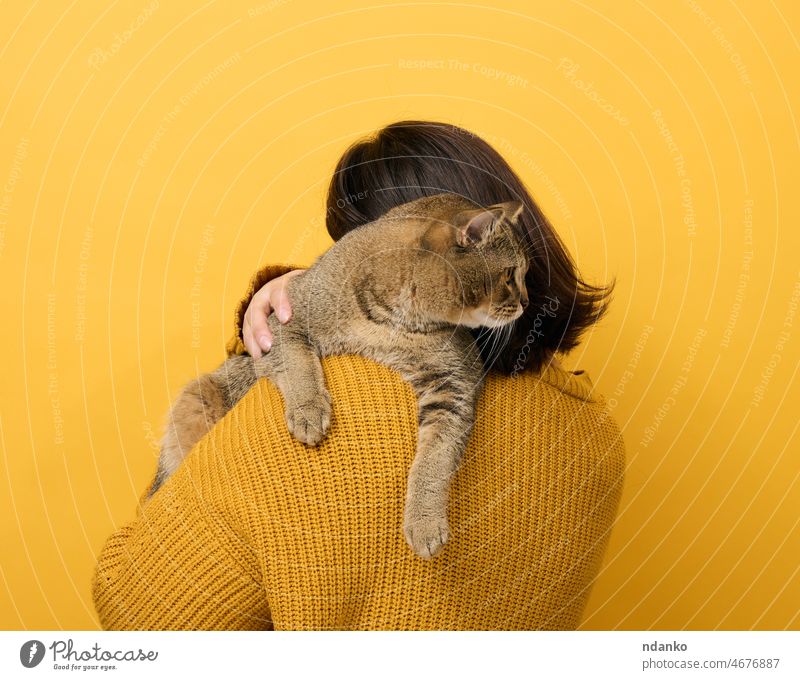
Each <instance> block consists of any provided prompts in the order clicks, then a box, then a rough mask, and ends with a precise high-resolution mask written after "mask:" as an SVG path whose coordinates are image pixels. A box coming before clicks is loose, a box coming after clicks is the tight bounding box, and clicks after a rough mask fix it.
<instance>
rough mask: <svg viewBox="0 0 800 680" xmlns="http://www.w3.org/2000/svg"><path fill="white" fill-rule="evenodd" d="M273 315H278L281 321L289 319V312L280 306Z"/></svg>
mask: <svg viewBox="0 0 800 680" xmlns="http://www.w3.org/2000/svg"><path fill="white" fill-rule="evenodd" d="M275 316H277V317H278V321H280V322H281V323H286V322H287V321H288V320H289V312H287V311H286V309H284V308H283V307H281V308H280V309H279V310H278V311H277V312H275Z"/></svg>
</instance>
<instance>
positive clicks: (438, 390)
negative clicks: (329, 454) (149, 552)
mask: <svg viewBox="0 0 800 680" xmlns="http://www.w3.org/2000/svg"><path fill="white" fill-rule="evenodd" d="M522 209H523V206H522V204H521V203H519V202H517V201H510V202H507V203H500V204H498V205H493V206H490V207H488V208H485V209H482V208H476V207H475V205H474V204H473V203H471V202H469V201H467V200H466V199H463V198H461V197H459V196H456V195H453V194H438V195H436V196H430V197H425V198H421V199H418V200H415V201H412V202H410V203H406V204H404V205H400V206H397V207H395V208H393V209H392V210H390V211H389V212H387V213H386V214H385V215H384V216H383V217H381V218H379V219H377V220H375V221H374V222H371V223H369V224H366V225H364V226H362V227H359V228H358V229H354V230H352V231H351V232H349V233H348V234H346V235H345V236H344V237H342V238H341V239H340V240H339V241H338V242H337V243H336V244H335V245H334V246H333V247H332V248H331V249H330V250H328V251H327V252H326V253H325V254H324V255H322V256H321V257H320V258H319V259H318V260H317V261H316V263H315V264H314V265H313V266H312V267H311V268H310V269H308V270H307V271H305V272H303V273H302V274H299V275H298V276H295V277H293V278H292V279H291V280H290V281H289V283H288V288H287V292H288V295H289V299H290V301H291V303H292V310H293V313H292V318H291V320H290V321H289V322H288V323H287V324H285V325H283V324H281V323H280V322H278V321H276V320H275V317H274V316H270V318H269V325H270V328H271V330H272V334H273V337H274V344H273V347H272V350H271V351H270V352H269V353H268V354H266V355H265V356H263V357H261V358H260V359H256V360H254V359H253V358H252V357H250V356H246V355H244V356H233V357H230V358H229V359H228V360H227V361H226V362H225V363H224V364H222V366H220V367H219V368H218V369H217V370H216V371H214V372H213V373H209V374H206V375H203V376H201V377H200V378H198V379H197V380H195V381H193V382H192V383H190V384H189V385H187V386H186V387H185V388H184V390H183V391H182V393H181V394H180V396H179V397H178V398H177V399H176V401H175V402H174V404H173V407H172V410H171V413H170V416H169V419H168V426H167V431H166V434H165V435H164V439H163V441H162V449H161V457H160V460H159V470H158V473H157V475H156V479H155V481H154V482H153V487H152V490H151V493H153V492H155V491H156V489H158V487H159V486H160V485H161V483H163V481H164V480H165V479H166V478H167V477H169V475H170V474H172V472H174V470H175V469H176V468H177V466H178V465H179V464H180V462H181V460H182V459H183V457H184V455H185V454H186V453H188V452H189V451H190V450H191V448H192V447H193V446H194V445H195V444H196V443H197V442H198V441H199V440H200V438H201V437H202V436H203V435H204V434H205V433H206V432H208V430H209V429H210V428H211V427H212V426H213V425H214V423H215V422H217V421H218V420H219V419H220V418H222V416H223V415H224V414H225V413H226V412H227V411H228V410H230V409H231V408H232V407H233V406H234V404H236V402H238V401H239V400H240V399H241V398H242V397H243V396H244V394H245V393H246V392H247V391H248V390H249V389H250V388H251V387H252V386H253V385H254V384H255V382H256V381H257V380H258V379H259V378H260V377H267V378H269V379H270V380H271V381H272V382H273V383H275V385H276V386H277V387H278V389H279V390H280V392H281V394H282V395H283V399H284V402H285V407H286V424H287V426H288V428H289V432H290V433H291V434H292V435H293V436H294V437H295V438H296V439H298V440H300V441H301V442H303V443H305V444H307V445H309V446H315V445H316V444H318V443H319V442H320V441H321V440H322V439H323V437H324V436H325V434H326V432H327V431H328V427H329V426H330V421H331V399H330V396H329V394H328V391H327V389H326V387H325V380H324V376H323V372H322V365H321V363H320V357H323V356H329V355H333V354H360V355H362V356H365V357H368V358H371V359H373V360H375V361H377V362H380V363H382V364H384V365H386V366H388V367H390V368H393V369H395V370H397V371H398V372H399V373H400V374H401V375H402V376H403V377H404V379H405V380H406V381H407V382H408V383H409V384H410V385H411V387H412V388H413V390H414V392H415V393H416V396H417V400H418V408H419V410H418V417H419V435H418V440H417V451H416V455H415V458H414V461H413V464H412V466H411V470H410V473H409V477H408V486H407V494H406V503H405V516H404V527H403V529H404V534H405V538H406V541H407V542H408V544H409V546H410V547H411V549H412V550H413V551H414V552H415V553H416V554H417V555H419V556H420V557H423V558H426V559H428V558H431V557H433V556H434V555H435V554H436V553H438V552H439V551H440V550H441V549H442V547H443V546H444V544H445V542H446V541H447V539H448V533H449V529H448V523H447V504H448V495H449V487H450V480H451V477H452V475H453V473H454V472H455V469H456V467H457V466H458V463H459V461H460V458H461V456H462V454H463V452H464V449H465V447H466V444H467V441H468V439H469V436H470V432H471V430H472V425H473V420H474V414H475V405H476V402H477V399H478V396H479V393H480V389H481V386H482V381H483V375H484V366H483V363H482V361H481V357H480V354H479V352H478V349H477V347H476V345H475V340H474V338H473V336H472V335H471V333H470V332H469V331H468V330H467V328H477V327H486V328H499V327H501V326H505V325H507V324H510V323H512V322H513V321H515V320H516V319H517V318H518V317H519V316H520V315H521V314H522V312H523V310H524V308H525V307H526V306H527V304H528V295H527V291H526V290H525V283H524V277H525V272H526V271H527V268H528V260H527V257H526V255H525V247H524V241H523V239H522V235H521V233H520V230H519V227H518V226H517V219H518V217H519V215H520V213H521V212H522ZM494 332H497V331H494Z"/></svg>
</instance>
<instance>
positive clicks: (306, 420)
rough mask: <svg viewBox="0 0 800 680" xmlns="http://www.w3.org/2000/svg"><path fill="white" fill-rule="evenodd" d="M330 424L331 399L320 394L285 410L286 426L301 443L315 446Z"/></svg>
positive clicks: (323, 436) (322, 437)
mask: <svg viewBox="0 0 800 680" xmlns="http://www.w3.org/2000/svg"><path fill="white" fill-rule="evenodd" d="M330 425H331V400H330V397H329V396H328V395H327V394H321V395H320V396H319V398H318V399H315V400H314V401H312V402H309V403H306V404H303V405H302V406H295V407H294V408H288V409H287V410H286V426H287V427H288V428H289V432H290V433H291V435H292V436H293V437H294V438H295V439H297V440H298V441H301V442H303V444H308V446H316V445H317V444H319V443H320V442H321V441H322V440H323V439H324V438H325V435H326V434H327V433H328V428H329V427H330Z"/></svg>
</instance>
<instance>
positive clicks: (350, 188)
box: [326, 121, 613, 374]
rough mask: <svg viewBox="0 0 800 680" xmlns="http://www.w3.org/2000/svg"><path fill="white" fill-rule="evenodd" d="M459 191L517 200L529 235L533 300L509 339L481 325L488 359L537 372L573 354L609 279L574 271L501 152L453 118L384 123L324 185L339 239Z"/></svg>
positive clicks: (484, 200) (508, 368) (601, 309)
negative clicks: (560, 355) (556, 355)
mask: <svg viewBox="0 0 800 680" xmlns="http://www.w3.org/2000/svg"><path fill="white" fill-rule="evenodd" d="M439 193H454V194H458V195H460V196H463V197H465V198H468V199H470V200H472V201H473V202H474V203H477V204H478V205H480V206H489V205H493V204H495V203H501V202H503V201H507V200H512V199H516V200H519V201H521V202H522V203H523V204H524V205H525V210H524V211H523V213H522V215H521V216H520V218H519V223H520V224H521V225H522V227H523V229H524V231H525V234H526V239H527V241H528V246H529V248H528V257H529V260H530V267H529V269H528V273H527V275H526V278H525V283H526V286H527V289H528V296H529V299H530V303H529V305H528V307H527V309H526V310H525V313H524V314H523V315H522V317H520V318H519V319H518V320H517V321H516V323H515V324H514V327H513V330H512V332H511V336H510V338H508V340H507V342H506V343H505V344H504V345H503V346H501V347H496V345H497V338H496V337H494V334H493V333H490V332H487V331H486V330H485V329H479V331H476V332H475V338H476V341H477V343H478V346H479V347H480V350H481V355H482V356H483V359H484V362H486V363H487V365H491V366H492V367H493V368H495V369H496V370H498V371H500V372H502V373H507V374H515V373H518V372H520V371H522V370H525V369H531V370H539V368H541V366H542V364H543V363H544V362H545V361H546V360H548V359H549V357H550V356H551V355H552V353H553V352H555V351H560V352H568V351H569V350H571V349H573V348H574V347H575V346H576V345H577V344H578V342H579V339H580V336H581V334H582V333H583V332H584V331H585V330H586V329H587V328H588V327H589V326H591V325H592V324H593V323H595V322H596V321H597V320H598V319H600V318H601V317H602V316H603V315H604V314H605V312H606V310H607V308H608V302H609V299H610V295H611V291H612V289H613V282H612V283H611V284H609V285H607V286H593V285H591V284H589V283H587V282H586V281H584V280H583V279H581V277H580V276H579V275H578V272H577V269H576V267H575V263H574V262H573V261H572V258H571V257H570V255H569V253H568V252H567V250H566V248H565V247H564V244H563V243H562V242H561V239H560V238H559V237H558V235H557V234H556V232H555V229H553V226H552V225H551V224H550V222H549V221H548V220H547V218H546V217H545V216H544V213H543V212H542V210H541V208H539V206H538V205H537V204H536V203H535V202H534V200H533V198H532V197H531V195H530V194H529V193H528V191H527V189H526V188H525V186H524V185H523V183H522V181H521V180H520V178H519V177H518V176H517V174H516V173H515V172H514V171H513V170H512V169H511V167H510V166H509V165H508V163H507V162H506V161H505V160H504V159H503V157H502V156H501V155H500V154H499V153H498V152H497V151H495V149H493V148H492V147H491V146H490V145H489V144H487V143H486V142H485V141H484V140H482V139H481V138H480V137H478V136H477V135H475V134H473V133H471V132H469V131H467V130H464V129H462V128H459V127H457V126H455V125H448V124H444V123H433V122H424V121H403V122H399V123H393V124H391V125H387V126H386V127H384V128H383V129H381V130H379V131H378V132H377V133H376V134H375V135H373V136H371V137H369V138H368V139H364V140H361V141H359V142H356V143H355V144H353V145H352V146H351V147H350V148H349V149H348V150H347V151H345V153H344V154H343V155H342V157H341V159H340V160H339V163H338V165H337V167H336V171H335V173H334V175H333V178H332V180H331V184H330V188H329V189H328V199H327V211H326V215H327V218H326V224H327V228H328V233H329V234H330V235H331V237H332V238H333V239H334V240H338V239H339V238H341V237H342V236H343V235H344V234H346V233H347V232H348V231H350V230H351V229H355V228H356V227H359V226H361V225H363V224H366V223H368V222H371V221H373V220H375V219H377V218H378V217H380V216H381V215H383V214H384V213H385V212H386V211H387V210H389V209H391V208H393V207H394V206H396V205H400V204H402V203H407V202H408V201H413V200H415V199H417V198H421V197H423V196H430V195H433V194H439Z"/></svg>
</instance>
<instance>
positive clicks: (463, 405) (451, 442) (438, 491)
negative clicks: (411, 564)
mask: <svg viewBox="0 0 800 680" xmlns="http://www.w3.org/2000/svg"><path fill="white" fill-rule="evenodd" d="M454 350H455V348H450V351H448V350H447V349H445V348H442V347H439V348H437V350H436V352H435V353H433V356H434V358H435V363H434V362H426V361H420V360H419V359H417V362H416V365H414V364H409V366H407V367H406V368H405V369H401V373H403V374H404V377H405V378H406V380H408V382H409V383H410V384H411V386H412V387H413V388H414V391H415V392H416V394H417V402H418V418H419V433H418V437H417V452H416V455H415V457H414V461H413V463H412V465H411V470H410V472H409V476H408V487H407V492H406V505H405V514H404V523H403V532H404V534H405V538H406V541H407V543H408V545H409V546H410V547H411V549H412V550H413V551H414V552H415V553H416V554H417V555H419V556H420V557H422V558H425V559H430V558H431V557H433V556H434V555H436V554H437V553H438V552H439V551H440V550H441V549H442V548H443V547H444V545H445V543H446V542H447V540H448V538H449V536H450V529H449V524H448V522H447V507H448V502H449V498H450V483H451V481H452V477H453V474H454V473H455V471H456V469H457V468H458V464H459V462H460V460H461V457H462V456H463V454H464V449H465V448H466V446H467V442H468V441H469V436H470V433H471V431H472V426H473V422H474V419H475V405H476V403H477V399H478V396H479V392H480V388H481V384H482V375H483V365H482V363H481V361H480V357H479V356H478V355H477V352H475V351H472V350H467V349H464V348H462V350H461V351H454Z"/></svg>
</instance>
